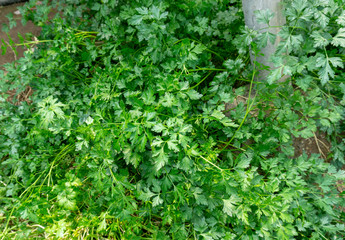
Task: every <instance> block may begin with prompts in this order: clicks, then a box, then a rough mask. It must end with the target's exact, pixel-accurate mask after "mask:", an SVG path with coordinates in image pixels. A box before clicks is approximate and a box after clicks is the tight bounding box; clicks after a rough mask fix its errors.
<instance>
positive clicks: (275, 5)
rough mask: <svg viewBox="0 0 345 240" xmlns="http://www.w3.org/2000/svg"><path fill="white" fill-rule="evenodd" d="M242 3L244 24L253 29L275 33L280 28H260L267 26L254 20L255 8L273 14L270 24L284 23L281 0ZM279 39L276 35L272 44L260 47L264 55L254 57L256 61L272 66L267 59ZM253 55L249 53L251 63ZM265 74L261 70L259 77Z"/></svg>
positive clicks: (253, 0) (279, 24)
mask: <svg viewBox="0 0 345 240" xmlns="http://www.w3.org/2000/svg"><path fill="white" fill-rule="evenodd" d="M242 5H243V12H244V20H245V23H246V25H247V26H248V27H249V28H251V29H254V30H258V31H261V32H263V31H269V32H271V33H273V34H277V33H278V32H279V31H280V28H270V29H268V30H267V29H266V30H260V29H263V28H266V27H268V25H266V24H262V23H260V24H259V23H258V22H257V20H256V16H255V14H254V11H256V10H266V9H269V10H271V11H272V12H273V13H274V14H275V15H274V17H273V18H272V19H271V21H270V25H271V26H282V25H284V24H285V22H286V21H285V17H284V16H283V14H282V7H283V6H282V3H281V0H242ZM279 41H280V39H279V37H277V39H276V42H275V43H274V44H271V43H270V42H269V43H268V44H267V46H266V47H265V48H263V49H261V53H263V54H264V56H262V57H261V56H259V57H257V58H256V61H258V62H259V63H262V64H264V65H266V66H270V67H271V68H274V65H273V64H272V63H271V62H270V61H269V58H270V56H271V55H272V54H273V53H274V52H275V50H276V48H277V45H278V43H279ZM253 58H254V56H252V55H251V60H252V63H253ZM265 76H267V72H265V71H263V72H261V73H260V75H259V78H260V79H261V78H264V77H265Z"/></svg>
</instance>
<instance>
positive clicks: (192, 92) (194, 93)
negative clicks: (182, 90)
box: [186, 89, 202, 100]
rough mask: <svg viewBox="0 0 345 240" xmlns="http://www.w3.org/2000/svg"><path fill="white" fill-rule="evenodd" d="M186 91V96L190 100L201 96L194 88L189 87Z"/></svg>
mask: <svg viewBox="0 0 345 240" xmlns="http://www.w3.org/2000/svg"><path fill="white" fill-rule="evenodd" d="M186 93H187V95H188V97H189V98H190V99H192V100H198V99H200V98H201V97H202V94H200V93H198V92H197V91H195V90H194V89H190V90H188V91H187V92H186Z"/></svg>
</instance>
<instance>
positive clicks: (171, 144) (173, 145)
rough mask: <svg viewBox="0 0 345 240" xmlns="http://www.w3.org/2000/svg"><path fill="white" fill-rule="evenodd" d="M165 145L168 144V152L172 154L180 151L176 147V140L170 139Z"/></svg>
mask: <svg viewBox="0 0 345 240" xmlns="http://www.w3.org/2000/svg"><path fill="white" fill-rule="evenodd" d="M167 144H168V148H169V149H170V150H173V151H174V152H179V151H180V149H179V148H178V146H177V140H174V139H170V140H169V141H167Z"/></svg>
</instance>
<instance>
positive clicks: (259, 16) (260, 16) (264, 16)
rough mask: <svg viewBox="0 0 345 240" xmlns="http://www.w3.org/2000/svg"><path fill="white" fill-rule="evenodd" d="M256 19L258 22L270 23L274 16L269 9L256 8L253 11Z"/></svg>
mask: <svg viewBox="0 0 345 240" xmlns="http://www.w3.org/2000/svg"><path fill="white" fill-rule="evenodd" d="M254 13H255V15H256V20H257V22H258V23H263V24H267V25H270V21H271V19H272V18H273V17H274V13H273V12H272V11H271V10H270V9H266V10H256V11H254Z"/></svg>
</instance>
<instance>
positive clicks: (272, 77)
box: [267, 67, 283, 85]
mask: <svg viewBox="0 0 345 240" xmlns="http://www.w3.org/2000/svg"><path fill="white" fill-rule="evenodd" d="M282 70H283V67H279V68H276V69H274V70H272V71H271V72H270V74H269V75H268V77H267V82H268V84H270V85H271V84H273V83H275V82H277V81H278V80H280V79H281V78H282Z"/></svg>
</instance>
